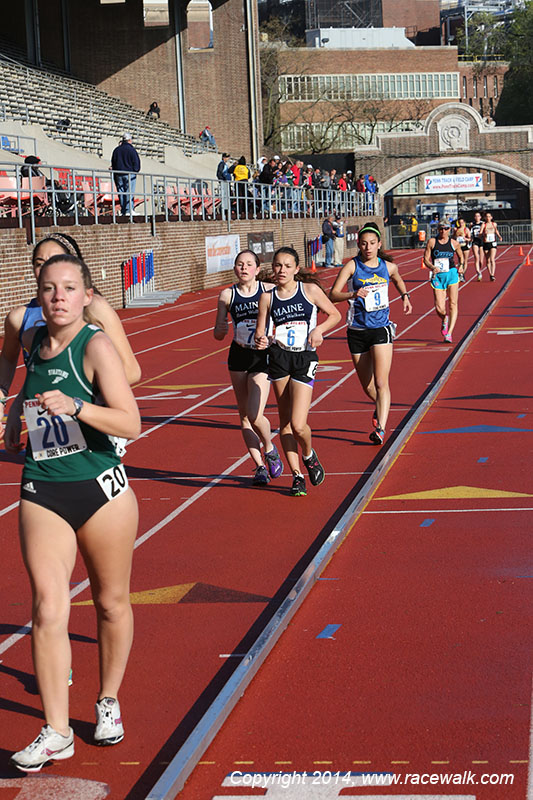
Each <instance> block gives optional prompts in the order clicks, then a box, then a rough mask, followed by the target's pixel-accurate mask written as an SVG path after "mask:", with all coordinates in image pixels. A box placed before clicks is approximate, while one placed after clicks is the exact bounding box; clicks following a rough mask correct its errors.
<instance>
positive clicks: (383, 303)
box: [365, 283, 389, 311]
mask: <svg viewBox="0 0 533 800" xmlns="http://www.w3.org/2000/svg"><path fill="white" fill-rule="evenodd" d="M365 288H367V289H368V294H367V295H366V297H365V308H366V310H367V311H381V309H383V308H388V307H389V289H388V286H387V284H386V283H379V284H378V285H377V286H367V287H365Z"/></svg>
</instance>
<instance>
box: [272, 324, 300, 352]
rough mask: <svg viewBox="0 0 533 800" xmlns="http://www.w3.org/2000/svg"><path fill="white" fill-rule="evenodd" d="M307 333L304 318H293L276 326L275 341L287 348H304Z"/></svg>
mask: <svg viewBox="0 0 533 800" xmlns="http://www.w3.org/2000/svg"><path fill="white" fill-rule="evenodd" d="M307 335H308V329H307V322H305V321H304V320H294V321H293V322H287V323H284V324H283V325H278V326H277V327H276V342H278V344H280V345H281V347H285V348H287V349H289V350H305V347H306V344H307Z"/></svg>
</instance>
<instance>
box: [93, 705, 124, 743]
mask: <svg viewBox="0 0 533 800" xmlns="http://www.w3.org/2000/svg"><path fill="white" fill-rule="evenodd" d="M94 710H95V711H96V728H95V731H94V741H95V742H96V744H101V745H109V744H118V743H119V742H121V741H122V739H123V738H124V726H123V724H122V717H121V716H120V706H119V703H118V700H117V699H116V697H103V698H102V699H101V700H99V701H98V702H97V703H96V705H95V707H94Z"/></svg>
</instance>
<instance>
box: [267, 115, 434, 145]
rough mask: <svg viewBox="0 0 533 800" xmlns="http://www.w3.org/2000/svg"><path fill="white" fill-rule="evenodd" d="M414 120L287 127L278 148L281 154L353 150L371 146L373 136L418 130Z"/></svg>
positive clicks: (420, 126)
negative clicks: (326, 148) (334, 148)
mask: <svg viewBox="0 0 533 800" xmlns="http://www.w3.org/2000/svg"><path fill="white" fill-rule="evenodd" d="M422 127H423V125H422V123H421V122H419V121H418V120H403V121H402V122H399V123H392V122H386V121H378V122H376V123H370V122H355V121H352V122H341V123H331V122H306V123H296V124H291V125H287V126H286V127H285V128H284V129H283V131H282V133H281V147H282V150H283V151H285V152H297V151H298V150H300V151H302V150H308V149H311V148H312V147H314V146H316V145H317V144H320V146H321V147H329V146H331V145H333V144H335V147H336V148H339V149H340V150H353V149H354V148H355V147H357V146H358V145H362V144H372V143H373V142H375V139H376V136H377V135H379V134H383V133H390V132H394V133H401V132H405V131H416V130H421V129H422Z"/></svg>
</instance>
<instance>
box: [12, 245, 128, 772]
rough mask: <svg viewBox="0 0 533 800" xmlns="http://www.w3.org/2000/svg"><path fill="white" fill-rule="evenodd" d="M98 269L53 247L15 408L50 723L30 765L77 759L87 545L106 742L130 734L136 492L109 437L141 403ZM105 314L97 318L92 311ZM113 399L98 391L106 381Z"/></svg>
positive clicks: (25, 762) (36, 645) (26, 554)
mask: <svg viewBox="0 0 533 800" xmlns="http://www.w3.org/2000/svg"><path fill="white" fill-rule="evenodd" d="M92 291H93V290H92V283H91V276H90V273H89V270H88V269H87V267H86V265H85V264H84V263H83V261H81V259H79V258H77V257H75V256H71V255H57V256H53V257H52V258H50V259H49V260H48V261H47V262H46V263H45V264H44V265H43V267H42V269H41V272H40V275H39V291H38V298H39V302H40V304H41V306H42V309H43V314H44V318H45V321H46V326H42V327H40V328H36V329H35V328H34V329H33V330H28V331H27V332H26V334H25V335H24V341H23V344H24V346H25V347H27V349H28V350H29V352H30V357H29V362H28V373H27V377H26V381H25V384H24V388H23V390H22V392H21V394H20V395H19V398H18V399H17V401H15V403H14V404H13V407H12V409H11V411H10V414H9V418H8V423H7V432H6V440H7V441H9V442H11V443H12V449H20V448H21V444H20V441H18V432H19V430H20V427H18V428H17V419H16V418H17V415H18V414H19V411H20V403H21V402H23V405H24V416H25V421H26V425H27V428H28V446H27V451H26V461H25V465H24V471H23V476H22V486H21V502H20V536H21V543H22V554H23V558H24V563H25V566H26V569H27V571H28V574H29V577H30V583H31V587H32V594H33V609H34V610H33V627H32V644H33V660H34V666H35V673H36V676H37V681H38V685H39V691H40V694H41V700H42V704H43V711H44V717H45V722H46V724H45V726H44V727H43V728H42V730H41V732H40V734H39V735H38V736H37V738H36V739H35V740H34V741H33V742H32V743H31V744H30V745H28V747H26V748H25V749H24V750H20V751H19V752H17V753H15V754H14V755H13V756H12V763H13V764H14V765H15V766H16V767H18V768H19V769H21V770H22V771H24V772H37V771H39V770H40V769H41V767H42V766H43V764H45V763H46V762H47V761H50V760H60V759H65V758H69V757H70V756H72V755H73V753H74V737H73V732H72V728H70V726H69V717H68V675H69V670H70V662H71V652H70V643H69V638H68V618H69V611H70V595H69V591H70V585H69V582H70V577H71V574H72V570H73V568H74V564H75V560H76V549H77V544H79V547H80V551H81V554H82V556H83V559H84V561H85V564H86V567H87V571H88V574H89V578H90V581H91V588H92V593H93V600H94V605H95V608H96V614H97V624H98V642H99V648H100V681H101V684H100V692H99V695H98V700H97V703H96V721H97V724H96V729H95V735H94V738H95V743H96V744H104V745H109V744H116V743H117V742H119V741H121V740H122V738H123V737H124V728H123V724H122V718H121V714H120V707H119V703H118V699H117V695H118V690H119V687H120V684H121V682H122V678H123V675H124V671H125V669H126V663H127V660H128V655H129V651H130V648H131V643H132V638H133V618H132V612H131V606H130V601H129V581H130V572H131V560H132V554H133V544H134V541H135V536H136V533H137V522H138V512H137V502H136V499H135V495H134V494H133V492H132V490H131V489H130V488H129V487H128V481H127V477H126V474H125V472H124V468H123V466H122V465H121V463H120V460H119V458H118V457H117V455H116V454H115V451H114V448H113V445H112V443H111V442H110V441H109V438H108V437H109V436H121V437H126V438H128V439H135V438H136V437H137V436H138V435H139V432H140V418H139V411H138V409H137V405H136V402H135V398H134V397H133V393H132V391H131V389H130V386H129V384H128V381H127V379H126V375H125V372H124V368H123V365H122V362H121V360H120V357H119V355H118V353H117V352H116V350H115V348H114V347H113V345H112V343H111V341H110V339H109V338H108V337H107V336H106V334H105V333H103V331H102V330H100V329H99V328H98V327H97V325H95V324H87V318H84V313H86V312H87V307H88V305H89V303H90V302H91V297H92ZM93 322H94V320H93ZM96 386H97V387H98V393H99V395H101V396H102V397H103V400H104V402H105V405H98V404H96V403H95V402H94V401H95V395H96V389H95V387H96Z"/></svg>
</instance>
